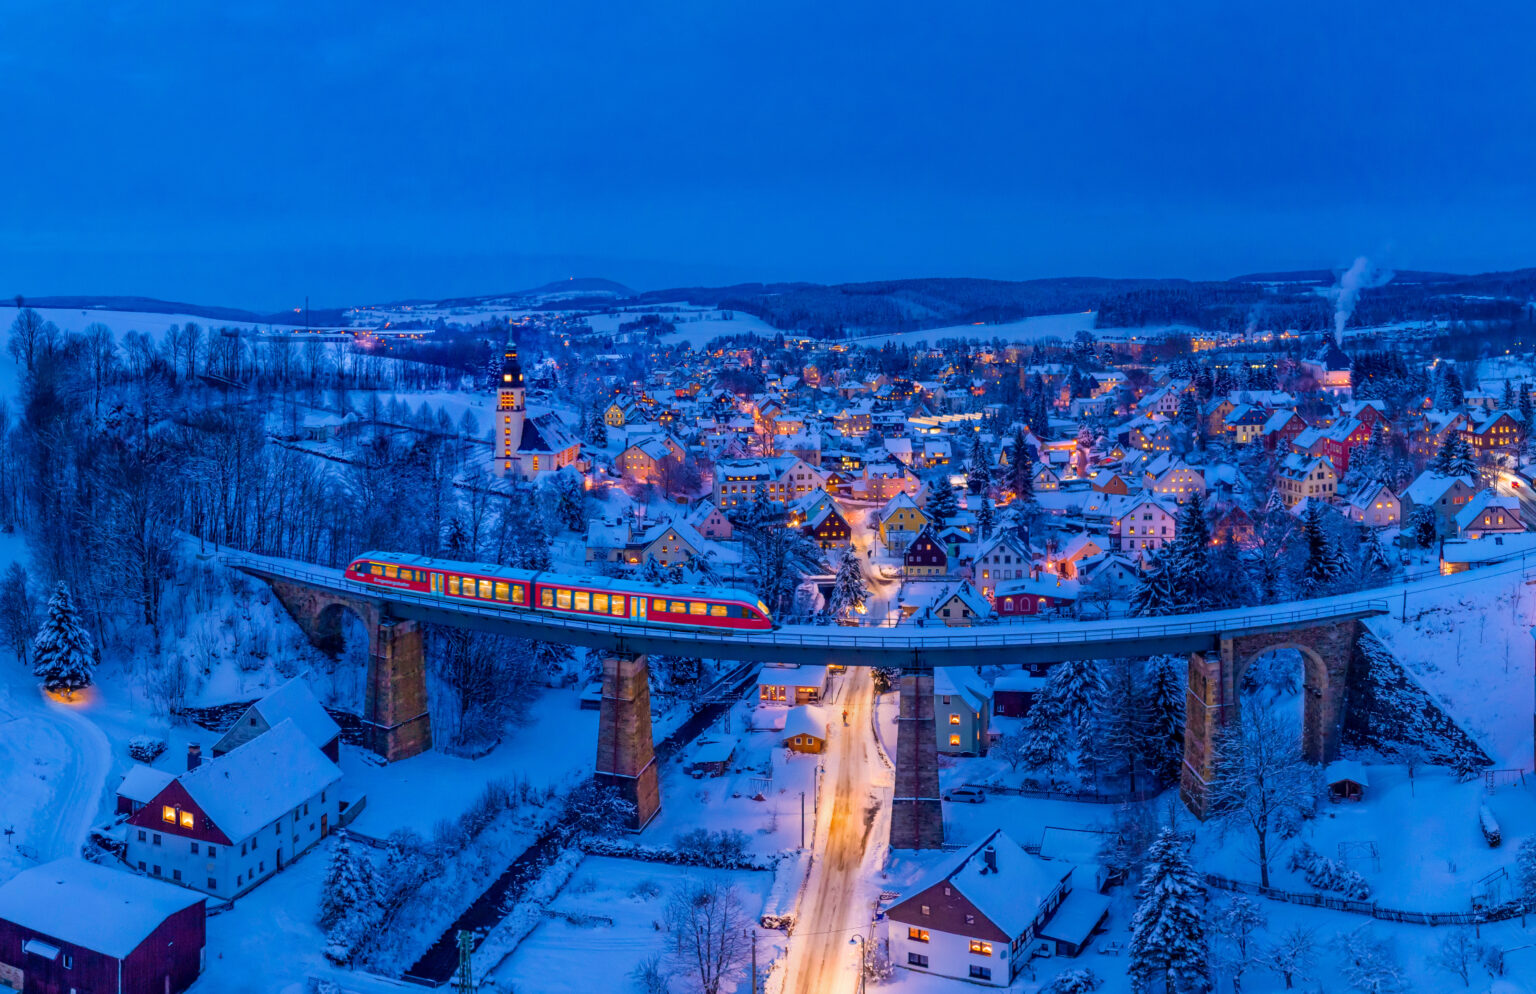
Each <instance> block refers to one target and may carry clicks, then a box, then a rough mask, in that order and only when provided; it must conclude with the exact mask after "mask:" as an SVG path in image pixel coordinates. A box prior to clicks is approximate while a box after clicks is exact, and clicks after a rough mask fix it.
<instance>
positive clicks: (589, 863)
mask: <svg viewBox="0 0 1536 994" xmlns="http://www.w3.org/2000/svg"><path fill="white" fill-rule="evenodd" d="M706 878H708V879H719V880H721V881H723V882H725V883H727V884H729V885H730V886H732V887H734V888H735V890H736V894H737V897H738V899H739V900H740V902H741V905H742V909H743V911H744V912H745V915H746V917H747V918H749V919H751V920H754V921H755V920H756V919H757V917H758V915H759V914H761V912H762V909H763V905H764V902H765V901H766V900H767V897H768V892H769V890H770V889H771V888H772V886H773V878H774V875H773V874H772V873H766V872H756V871H750V870H704V869H696V868H691V867H679V866H667V865H664V864H660V863H641V862H638V861H634V860H625V859H611V858H608V857H588V858H587V859H585V860H583V861H582V864H581V866H580V867H579V868H578V869H577V870H576V872H575V874H574V875H573V876H572V877H571V880H570V882H569V883H568V884H567V885H566V886H565V888H564V890H562V891H561V893H560V895H559V896H558V897H557V898H556V899H555V900H554V901H553V902H552V903H551V905H550V909H549V910H550V912H551V915H550V917H549V918H548V919H547V920H546V921H544V922H543V923H542V924H541V925H539V926H538V927H537V928H536V929H534V931H533V933H532V934H531V935H529V936H528V938H527V939H526V940H524V941H523V943H522V945H520V946H519V947H518V948H517V950H516V951H515V952H514V953H513V954H512V955H511V956H510V957H508V958H507V959H506V960H505V961H504V962H502V963H500V964H490V963H486V964H482V965H481V967H480V969H481V970H489V971H491V972H490V976H491V978H492V979H493V980H495V981H496V982H497V983H498V984H500V985H502V986H501V987H500V988H499V989H504V990H517V991H539V992H540V994H592V992H594V991H623V990H626V989H629V986H630V983H631V981H630V980H629V975H630V973H631V972H632V971H633V970H634V969H635V967H636V966H637V965H639V964H640V963H641V962H642V961H643V960H645V959H646V958H648V957H650V956H655V955H661V954H663V953H665V951H666V946H667V934H666V933H665V932H664V931H663V930H662V921H663V919H664V917H665V909H666V903H667V899H668V897H669V896H670V895H671V894H672V893H674V892H675V891H676V890H677V888H678V887H680V886H682V885H683V884H684V883H685V882H686V881H688V880H690V879H706ZM556 915H559V916H568V917H555V916H556ZM757 934H758V940H757V941H758V965H759V969H760V970H762V971H763V972H766V970H767V966H768V964H769V962H771V961H772V959H773V958H774V957H775V956H776V955H777V954H778V953H779V952H780V951H781V950H782V948H783V942H784V935H783V934H782V933H779V932H769V931H765V930H761V929H759V930H757ZM749 986H750V985H749V982H748V980H747V978H746V977H745V976H743V977H742V978H741V979H740V982H739V983H738V984H736V985H734V986H729V987H727V988H725V991H726V992H733V991H746V990H748V989H749ZM677 989H682V986H681V985H678V988H677Z"/></svg>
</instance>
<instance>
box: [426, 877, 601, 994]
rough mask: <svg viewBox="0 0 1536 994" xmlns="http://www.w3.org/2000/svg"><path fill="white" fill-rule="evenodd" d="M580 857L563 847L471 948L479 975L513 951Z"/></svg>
mask: <svg viewBox="0 0 1536 994" xmlns="http://www.w3.org/2000/svg"><path fill="white" fill-rule="evenodd" d="M583 858H584V856H583V853H582V852H581V850H580V849H576V848H574V847H573V848H569V849H565V850H563V851H561V853H560V855H558V856H556V857H555V858H554V860H552V861H551V862H550V864H549V865H548V866H546V867H545V868H544V869H543V871H541V872H540V873H539V875H538V877H537V878H535V879H534V881H533V882H532V883H530V884H529V885H528V888H527V890H525V891H523V897H522V900H520V901H518V902H517V903H516V904H514V905H513V906H512V910H511V911H509V912H508V913H507V915H506V917H505V918H503V919H502V920H501V921H499V922H497V923H496V926H495V927H494V928H492V929H491V931H490V934H489V935H487V936H486V937H485V941H484V942H482V943H480V945H479V946H478V947H477V948H476V949H475V960H476V962H477V964H478V969H479V972H480V975H481V976H482V977H488V976H490V975H491V974H492V973H494V972H495V970H496V967H497V966H498V965H500V964H501V962H502V961H503V960H505V959H506V958H507V957H508V956H511V955H512V954H513V953H514V952H516V951H517V947H518V946H519V945H521V944H522V941H523V940H524V939H526V938H528V935H529V934H530V933H531V932H532V931H533V930H534V929H535V928H537V927H538V924H539V922H541V921H543V920H544V917H545V914H546V912H547V910H548V908H549V904H550V902H551V901H553V900H554V899H555V896H556V895H558V894H559V893H560V890H561V888H563V887H564V886H565V885H566V883H567V881H569V880H570V879H571V874H573V873H575V872H576V867H578V866H580V865H581V861H582V859H583ZM455 978H457V974H455ZM480 990H481V991H482V992H485V994H492V991H493V990H494V989H493V988H490V987H487V986H485V985H484V984H483V983H482V986H481V987H480Z"/></svg>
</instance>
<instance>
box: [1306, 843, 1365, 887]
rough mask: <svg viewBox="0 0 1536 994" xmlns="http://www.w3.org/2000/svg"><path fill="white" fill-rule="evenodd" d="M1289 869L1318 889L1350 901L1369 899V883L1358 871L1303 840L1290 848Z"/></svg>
mask: <svg viewBox="0 0 1536 994" xmlns="http://www.w3.org/2000/svg"><path fill="white" fill-rule="evenodd" d="M1290 865H1291V870H1292V871H1294V872H1298V873H1300V874H1302V875H1303V876H1304V877H1305V878H1306V881H1307V883H1308V884H1309V885H1311V886H1313V887H1316V888H1317V889H1318V890H1331V891H1335V892H1337V893H1339V894H1342V895H1344V896H1345V897H1347V898H1349V899H1350V900H1352V901H1369V900H1370V899H1371V885H1370V882H1369V881H1367V880H1366V879H1365V878H1364V877H1362V876H1361V875H1360V874H1359V873H1357V872H1355V871H1354V870H1351V869H1350V868H1349V867H1347V866H1345V865H1344V864H1342V863H1340V862H1338V861H1336V860H1332V859H1329V858H1328V857H1326V856H1324V855H1323V854H1321V853H1319V852H1318V851H1317V850H1316V849H1313V848H1312V847H1311V846H1309V845H1307V844H1306V843H1305V842H1303V843H1301V844H1300V845H1298V846H1297V847H1296V848H1295V849H1293V850H1291V863H1290Z"/></svg>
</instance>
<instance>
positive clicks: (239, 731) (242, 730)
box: [213, 677, 341, 763]
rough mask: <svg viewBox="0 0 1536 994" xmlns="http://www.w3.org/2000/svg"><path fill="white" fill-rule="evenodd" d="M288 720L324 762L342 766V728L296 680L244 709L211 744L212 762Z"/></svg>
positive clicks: (303, 684) (301, 683) (299, 680)
mask: <svg viewBox="0 0 1536 994" xmlns="http://www.w3.org/2000/svg"><path fill="white" fill-rule="evenodd" d="M289 718H292V719H293V722H294V724H296V725H298V726H299V729H300V730H301V731H302V732H303V733H304V735H305V737H306V738H308V739H309V741H310V742H313V743H314V745H315V748H317V749H319V750H320V751H321V752H323V753H325V755H326V758H327V759H329V760H330V761H331V762H333V763H339V762H341V726H340V725H338V724H336V721H335V720H334V719H333V718H332V717H331V716H330V714H328V713H327V712H326V710H325V708H323V707H321V706H320V702H319V701H318V700H317V699H316V698H315V694H314V692H313V691H312V690H310V689H309V685H308V684H307V683H305V682H304V681H303V680H302V679H300V678H298V677H294V678H293V679H292V680H289V681H288V682H287V683H285V684H283V685H282V686H281V687H278V688H277V689H276V690H274V691H272V692H271V693H270V694H268V695H267V696H265V697H263V698H262V699H261V700H259V701H257V702H256V703H255V704H252V705H251V706H250V707H248V708H246V709H245V713H244V714H242V715H240V717H239V718H237V719H235V723H234V724H233V725H231V726H230V728H229V731H227V732H225V733H224V737H223V738H221V739H219V741H217V742H215V743H214V744H213V755H214V758H218V757H219V756H222V755H224V754H225V753H226V752H229V751H231V750H233V749H237V748H239V747H240V746H243V745H245V744H246V743H247V742H249V741H251V740H252V739H254V738H255V737H256V736H258V735H261V734H262V733H263V732H269V731H271V730H272V729H273V728H275V727H276V726H277V725H279V724H281V723H282V722H283V721H284V720H286V719H289Z"/></svg>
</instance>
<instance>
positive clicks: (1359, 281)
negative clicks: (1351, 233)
mask: <svg viewBox="0 0 1536 994" xmlns="http://www.w3.org/2000/svg"><path fill="white" fill-rule="evenodd" d="M1394 275H1395V274H1394V273H1393V272H1392V270H1390V269H1388V268H1387V267H1386V266H1377V265H1374V264H1372V262H1371V260H1370V259H1367V258H1366V257H1365V256H1363V255H1362V256H1360V257H1358V258H1357V259H1355V261H1354V263H1353V264H1352V265H1351V266H1350V267H1349V268H1348V269H1346V270H1344V272H1343V273H1342V274H1341V275H1340V276H1339V283H1338V285H1337V286H1335V287H1334V288H1333V289H1332V290H1331V291H1329V292H1330V294H1331V295H1332V296H1333V341H1334V344H1336V345H1343V344H1344V326H1345V325H1346V324H1348V323H1349V316H1350V315H1351V314H1353V313H1355V302H1356V301H1358V300H1359V299H1360V291H1362V290H1369V289H1371V288H1372V287H1378V286H1385V285H1386V284H1387V283H1389V282H1391V280H1392V277H1393V276H1394Z"/></svg>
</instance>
